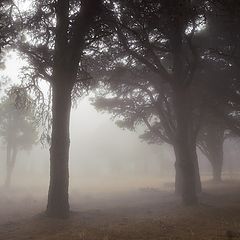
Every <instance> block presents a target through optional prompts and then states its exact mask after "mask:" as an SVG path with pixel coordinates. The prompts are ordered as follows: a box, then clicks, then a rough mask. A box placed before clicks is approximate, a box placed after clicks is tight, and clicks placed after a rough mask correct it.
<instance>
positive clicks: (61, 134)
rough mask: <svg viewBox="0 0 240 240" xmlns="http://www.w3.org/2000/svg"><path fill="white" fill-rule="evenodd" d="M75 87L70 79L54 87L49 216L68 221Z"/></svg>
mask: <svg viewBox="0 0 240 240" xmlns="http://www.w3.org/2000/svg"><path fill="white" fill-rule="evenodd" d="M71 90H72V85H71V84H69V83H68V82H67V81H66V80H63V81H61V82H59V83H58V84H53V103H52V104H53V105H52V114H53V116H52V117H53V125H52V139H51V147H50V186H49V192H48V205H47V215H48V216H50V217H57V218H67V217H68V216H69V199H68V185H69V169H68V161H69V146H70V139H69V121H70V111H71Z"/></svg>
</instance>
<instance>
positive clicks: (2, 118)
mask: <svg viewBox="0 0 240 240" xmlns="http://www.w3.org/2000/svg"><path fill="white" fill-rule="evenodd" d="M32 109H33V106H32V102H31V99H30V97H29V96H28V95H27V93H26V91H25V90H24V89H21V88H19V87H12V89H11V90H10V91H9V92H8V94H7V97H4V98H3V101H2V102H1V105H0V137H1V138H2V140H3V143H4V145H6V153H7V155H6V179H5V187H7V188H8V187H10V184H11V177H12V172H13V170H14V166H15V162H16V157H17V153H18V151H19V150H30V149H31V147H32V145H33V144H35V143H36V141H37V135H38V134H37V129H36V123H35V118H34V116H33V110H32Z"/></svg>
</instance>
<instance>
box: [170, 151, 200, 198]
mask: <svg viewBox="0 0 240 240" xmlns="http://www.w3.org/2000/svg"><path fill="white" fill-rule="evenodd" d="M174 153H175V159H176V160H175V194H176V195H182V192H183V186H182V185H183V176H182V171H181V169H180V167H179V164H178V161H179V156H177V148H176V150H175V147H174ZM192 160H193V162H194V172H195V173H194V175H195V188H196V192H197V193H201V192H202V183H201V177H200V172H199V165H198V157H197V153H196V147H195V149H194V147H193V149H192Z"/></svg>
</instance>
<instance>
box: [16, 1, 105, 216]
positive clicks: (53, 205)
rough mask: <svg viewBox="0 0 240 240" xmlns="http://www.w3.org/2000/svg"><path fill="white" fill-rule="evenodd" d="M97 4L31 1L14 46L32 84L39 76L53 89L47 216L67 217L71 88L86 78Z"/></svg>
mask: <svg viewBox="0 0 240 240" xmlns="http://www.w3.org/2000/svg"><path fill="white" fill-rule="evenodd" d="M100 3H101V1H100V0H90V1H87V0H82V1H74V0H58V1H40V2H38V1H35V2H33V5H32V11H28V12H25V13H24V16H23V17H24V18H23V21H24V22H23V25H24V28H23V31H22V34H23V35H24V36H26V34H27V36H28V38H27V39H26V38H24V37H22V38H21V41H19V42H18V44H17V46H18V49H19V51H21V52H22V53H23V54H25V56H27V58H28V60H29V62H30V63H31V67H30V73H29V74H28V78H30V79H31V84H30V85H32V86H33V87H35V86H36V85H37V83H36V82H37V80H38V79H39V78H40V79H44V80H47V81H49V82H50V84H51V87H52V103H51V106H52V135H51V147H50V186H49V193H48V204H47V211H46V212H47V215H48V216H51V217H68V215H69V200H68V186H69V170H68V161H69V145H70V139H69V119H70V110H71V103H72V93H73V91H72V90H73V89H76V88H77V89H79V88H80V90H81V88H83V86H84V85H85V84H88V81H89V79H90V77H89V76H88V75H87V74H86V72H85V71H84V70H83V64H82V61H81V59H82V57H83V55H84V54H85V53H84V49H85V47H86V45H87V44H90V43H91V40H92V39H93V38H94V35H93V33H92V32H91V27H92V25H94V24H95V23H96V22H95V20H96V16H97V14H98V13H99V10H100ZM87 36H89V37H88V38H87ZM28 71H29V69H28ZM25 76H26V74H25ZM27 85H29V83H28V84H27Z"/></svg>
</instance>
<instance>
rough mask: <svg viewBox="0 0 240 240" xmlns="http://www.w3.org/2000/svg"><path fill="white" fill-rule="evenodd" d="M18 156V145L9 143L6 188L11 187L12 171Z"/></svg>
mask: <svg viewBox="0 0 240 240" xmlns="http://www.w3.org/2000/svg"><path fill="white" fill-rule="evenodd" d="M16 157H17V148H16V146H12V144H10V143H8V144H7V161H6V164H7V172H6V179H5V188H10V186H11V179H12V172H13V169H14V167H15V162H16Z"/></svg>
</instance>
